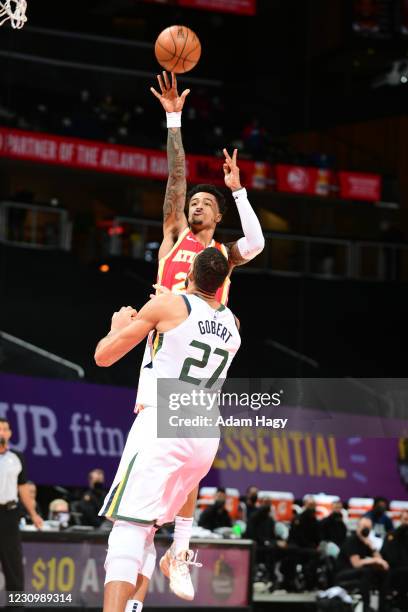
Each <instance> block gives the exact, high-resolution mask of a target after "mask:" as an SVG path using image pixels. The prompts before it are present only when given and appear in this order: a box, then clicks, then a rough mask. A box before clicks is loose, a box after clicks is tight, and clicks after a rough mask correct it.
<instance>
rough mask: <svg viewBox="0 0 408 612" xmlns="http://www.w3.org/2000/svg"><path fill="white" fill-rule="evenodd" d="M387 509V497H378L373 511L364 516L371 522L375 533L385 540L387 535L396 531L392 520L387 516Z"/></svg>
mask: <svg viewBox="0 0 408 612" xmlns="http://www.w3.org/2000/svg"><path fill="white" fill-rule="evenodd" d="M387 508H388V501H387V499H386V498H385V497H376V498H375V499H374V506H373V509H372V510H370V511H369V512H367V513H366V514H365V515H364V516H366V517H367V518H369V519H370V520H371V522H372V524H373V529H374V533H375V535H376V536H378V537H379V538H385V536H386V534H387V533H389V532H390V531H392V530H393V529H394V525H393V524H392V520H391V519H390V517H389V516H387V514H386V513H387Z"/></svg>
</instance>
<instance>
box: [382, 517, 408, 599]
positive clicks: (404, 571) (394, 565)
mask: <svg viewBox="0 0 408 612" xmlns="http://www.w3.org/2000/svg"><path fill="white" fill-rule="evenodd" d="M381 555H382V556H383V557H384V559H385V560H386V561H387V562H388V564H389V566H390V568H391V569H390V586H391V590H395V591H397V593H398V600H397V602H396V603H397V606H398V607H399V608H400V609H401V610H408V510H405V511H404V512H403V513H402V515H401V525H400V526H399V527H398V529H396V530H395V531H393V532H392V533H389V534H388V535H387V537H386V539H385V542H384V546H383V547H382V550H381Z"/></svg>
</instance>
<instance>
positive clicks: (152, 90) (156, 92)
mask: <svg viewBox="0 0 408 612" xmlns="http://www.w3.org/2000/svg"><path fill="white" fill-rule="evenodd" d="M150 91H151V92H152V94H153V95H154V96H156V98H158V99H159V100H160V98H161V95H160V94H159V92H158V91H156V90H155V88H154V87H151V88H150Z"/></svg>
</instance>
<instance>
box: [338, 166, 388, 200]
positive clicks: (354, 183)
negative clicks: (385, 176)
mask: <svg viewBox="0 0 408 612" xmlns="http://www.w3.org/2000/svg"><path fill="white" fill-rule="evenodd" d="M338 178H339V186H340V197H341V198H342V199H344V200H364V201H366V202H367V201H368V202H378V200H380V199H381V176H380V175H379V174H367V173H364V174H363V173H362V172H339V173H338Z"/></svg>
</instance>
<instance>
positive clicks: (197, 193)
mask: <svg viewBox="0 0 408 612" xmlns="http://www.w3.org/2000/svg"><path fill="white" fill-rule="evenodd" d="M157 81H158V87H159V91H157V90H156V89H154V88H153V87H151V92H152V93H153V95H154V96H155V97H156V98H157V99H158V100H159V101H160V103H161V105H162V106H163V108H164V110H165V111H166V116H167V128H168V133H167V159H168V166H169V175H168V181H167V188H166V194H165V198H164V205H163V241H162V243H161V246H160V249H159V269H158V275H157V284H156V285H154V287H155V289H156V292H164V291H169V290H170V291H173V292H176V293H180V292H183V291H184V289H185V279H186V276H187V272H188V270H189V267H190V264H191V262H192V261H193V259H194V257H195V256H196V255H197V253H200V252H201V251H203V249H205V248H207V247H209V246H214V247H215V248H216V249H218V250H219V251H220V252H221V253H223V254H224V255H225V257H226V258H227V260H228V276H227V277H226V279H225V281H224V283H223V284H222V286H221V287H220V288H219V289H218V291H217V294H216V297H217V299H218V300H219V302H221V303H222V304H226V303H227V300H228V292H229V285H230V276H231V273H232V270H233V269H234V267H235V266H241V265H243V264H246V263H248V262H249V261H251V260H252V259H254V257H256V256H257V255H258V254H259V253H261V251H262V250H263V248H264V244H265V241H264V237H263V233H262V228H261V226H260V223H259V221H258V219H257V216H256V214H255V212H254V210H253V209H252V207H251V205H250V203H249V201H248V198H247V192H246V189H245V188H244V187H243V186H242V185H241V181H240V172H239V167H238V165H237V150H236V149H235V150H234V152H233V155H232V157H231V156H230V155H229V154H228V151H227V150H226V149H224V156H225V159H224V163H223V171H224V180H225V185H226V187H227V188H228V189H229V190H231V193H232V196H233V198H234V200H235V203H236V206H237V211H238V214H239V217H240V220H241V225H242V231H243V234H244V235H243V237H242V238H240V239H239V240H237V241H235V242H230V243H227V244H221V243H219V242H216V241H215V240H214V233H215V230H216V228H217V225H218V223H220V222H221V220H222V217H223V214H224V213H225V211H226V204H225V198H224V195H223V194H222V192H221V191H220V190H219V189H217V188H216V187H214V186H213V185H208V184H201V185H197V186H195V187H193V189H191V191H189V193H188V194H187V211H186V193H187V182H186V160H185V153H184V148H183V142H182V138H181V116H182V110H183V107H184V103H185V101H186V98H187V96H188V94H189V91H190V90H189V89H186V90H184V91H183V92H182V93H181V95H179V93H178V90H177V79H176V76H175V74H174V73H172V74H171V82H170V80H169V77H168V75H167V73H166V72H165V71H163V74H162V75H158V77H157ZM186 212H187V216H186ZM148 361H149V353H148V352H146V353H145V358H144V360H143V364H142V372H141V375H142V374H143V368H144V366H145V365H146V364H147V363H148ZM137 401H139V400H137ZM197 494H198V488H197V489H196V490H194V491H192V492H191V494H190V495H189V497H188V500H187V502H186V504H185V505H184V506H183V508H181V509H180V511H179V513H178V515H177V516H176V519H175V530H174V542H173V544H172V546H171V548H170V549H169V550H168V551H167V552H166V554H165V555H164V556H163V557H162V559H161V561H160V568H161V570H162V572H163V573H164V574H165V576H167V577H168V578H170V588H171V590H172V591H173V592H174V593H175V594H176V595H178V596H179V597H181V598H183V599H192V597H193V596H194V587H193V584H192V582H191V578H190V575H189V572H188V571H186V566H185V563H184V559H185V558H187V557H189V556H190V554H191V553H190V551H189V548H190V536H191V531H192V524H193V515H194V511H195V507H196V502H197ZM146 588H147V585H146V584H143V586H142V590H143V591H144V590H146Z"/></svg>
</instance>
